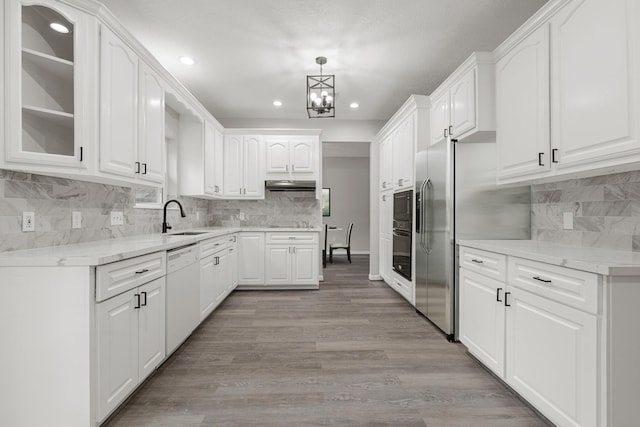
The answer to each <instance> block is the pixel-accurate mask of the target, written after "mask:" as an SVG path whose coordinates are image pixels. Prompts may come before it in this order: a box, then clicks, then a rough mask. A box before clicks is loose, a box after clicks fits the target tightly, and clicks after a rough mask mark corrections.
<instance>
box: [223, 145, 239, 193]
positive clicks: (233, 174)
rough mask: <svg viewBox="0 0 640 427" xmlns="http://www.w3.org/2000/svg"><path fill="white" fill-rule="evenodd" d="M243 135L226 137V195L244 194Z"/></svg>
mask: <svg viewBox="0 0 640 427" xmlns="http://www.w3.org/2000/svg"><path fill="white" fill-rule="evenodd" d="M242 165H243V158H242V135H227V136H226V137H225V138H224V195H225V196H240V195H241V194H242Z"/></svg>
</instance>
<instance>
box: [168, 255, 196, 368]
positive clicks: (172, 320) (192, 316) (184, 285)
mask: <svg viewBox="0 0 640 427" xmlns="http://www.w3.org/2000/svg"><path fill="white" fill-rule="evenodd" d="M199 254H200V248H199V246H198V245H197V244H192V245H189V246H182V247H180V248H176V249H172V250H169V251H167V340H166V347H167V356H169V355H170V354H171V353H173V352H174V351H175V349H177V348H178V347H179V346H180V344H182V343H183V342H184V340H185V339H186V338H187V337H188V336H189V335H191V332H193V330H194V329H195V328H196V326H198V323H200V266H199V263H198V259H199Z"/></svg>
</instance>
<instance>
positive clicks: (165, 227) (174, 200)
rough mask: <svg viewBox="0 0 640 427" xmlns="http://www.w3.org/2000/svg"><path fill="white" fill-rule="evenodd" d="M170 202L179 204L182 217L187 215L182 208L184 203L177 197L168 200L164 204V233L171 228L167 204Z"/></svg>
mask: <svg viewBox="0 0 640 427" xmlns="http://www.w3.org/2000/svg"><path fill="white" fill-rule="evenodd" d="M169 203H175V204H177V205H178V207H179V208H180V216H181V217H182V218H185V217H186V215H185V213H184V210H183V209H182V205H181V204H180V202H179V201H177V200H176V199H171V200H167V203H165V204H164V208H163V213H162V233H163V234H164V233H166V232H167V230H171V226H170V225H169V223H168V222H167V206H168V205H169Z"/></svg>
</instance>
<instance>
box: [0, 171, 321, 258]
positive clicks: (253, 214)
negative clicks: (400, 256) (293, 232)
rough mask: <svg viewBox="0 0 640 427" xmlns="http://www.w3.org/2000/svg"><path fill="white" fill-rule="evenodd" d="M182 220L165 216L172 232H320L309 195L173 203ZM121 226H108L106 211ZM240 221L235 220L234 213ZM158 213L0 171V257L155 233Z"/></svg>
mask: <svg viewBox="0 0 640 427" xmlns="http://www.w3.org/2000/svg"><path fill="white" fill-rule="evenodd" d="M178 199H179V200H180V203H182V205H183V207H184V210H185V213H186V214H187V217H186V218H180V215H179V213H178V211H177V210H169V212H168V214H167V220H168V222H169V223H170V224H171V225H172V226H173V230H172V231H177V230H184V229H188V228H196V227H207V226H215V225H227V226H240V225H246V226H253V225H255V226H267V225H276V226H291V225H293V226H320V224H321V223H322V217H321V211H320V205H319V201H317V200H316V199H315V195H314V193H270V192H267V195H266V197H265V200H256V201H248V200H219V201H218V200H215V201H209V200H203V199H197V198H191V197H180V198H178ZM114 210H118V211H123V212H124V219H125V223H124V225H121V226H111V225H110V213H111V211H114ZM24 211H31V212H35V214H36V231H35V232H28V233H25V232H22V212H24ZM73 211H80V212H81V213H82V228H79V229H72V228H71V212H73ZM241 212H243V213H244V219H240V213H241ZM161 224H162V210H159V209H138V208H135V207H134V194H133V190H132V189H131V188H127V187H119V186H113V185H104V184H95V183H89V182H83V181H76V180H69V179H63V178H55V177H48V176H43V175H35V174H29V173H23V172H14V171H8V170H3V169H0V252H4V251H13V250H20V249H29V248H36V247H44V246H56V245H65V244H69V243H80V242H87V241H95V240H104V239H111V238H116V237H122V236H133V235H141V234H152V233H160V231H161Z"/></svg>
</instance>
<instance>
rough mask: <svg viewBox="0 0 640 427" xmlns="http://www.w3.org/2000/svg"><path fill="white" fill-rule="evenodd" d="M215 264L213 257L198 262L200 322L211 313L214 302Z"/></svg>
mask: <svg viewBox="0 0 640 427" xmlns="http://www.w3.org/2000/svg"><path fill="white" fill-rule="evenodd" d="M215 264H216V257H215V255H210V256H208V257H206V258H203V259H201V260H200V320H204V319H205V318H206V317H207V316H208V315H209V313H211V312H212V311H213V308H214V304H215V301H216V288H215V282H216V265H215Z"/></svg>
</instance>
